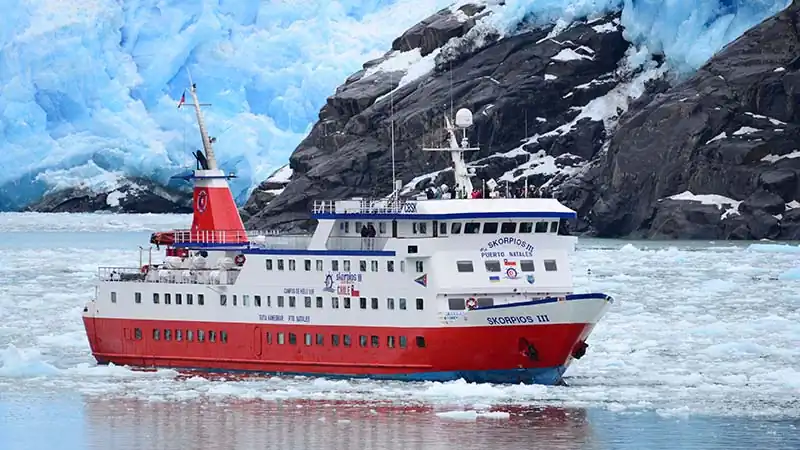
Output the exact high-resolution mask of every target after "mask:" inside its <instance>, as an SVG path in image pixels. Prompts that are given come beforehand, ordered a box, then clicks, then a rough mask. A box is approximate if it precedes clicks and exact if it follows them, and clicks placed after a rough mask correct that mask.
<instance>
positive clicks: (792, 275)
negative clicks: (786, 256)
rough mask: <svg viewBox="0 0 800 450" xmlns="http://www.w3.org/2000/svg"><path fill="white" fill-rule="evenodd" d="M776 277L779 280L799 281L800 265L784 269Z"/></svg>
mask: <svg viewBox="0 0 800 450" xmlns="http://www.w3.org/2000/svg"><path fill="white" fill-rule="evenodd" d="M778 279H779V280H781V281H800V267H795V268H792V269H788V270H785V271H784V272H783V273H781V274H780V275H778Z"/></svg>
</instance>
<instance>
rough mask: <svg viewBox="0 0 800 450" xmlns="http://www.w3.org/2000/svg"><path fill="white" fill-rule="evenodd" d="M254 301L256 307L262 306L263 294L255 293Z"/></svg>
mask: <svg viewBox="0 0 800 450" xmlns="http://www.w3.org/2000/svg"><path fill="white" fill-rule="evenodd" d="M253 301H254V302H255V307H256V308H261V296H260V295H254V296H253Z"/></svg>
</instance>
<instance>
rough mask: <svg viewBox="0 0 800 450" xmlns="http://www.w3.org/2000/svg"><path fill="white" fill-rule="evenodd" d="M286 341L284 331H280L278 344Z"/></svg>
mask: <svg viewBox="0 0 800 450" xmlns="http://www.w3.org/2000/svg"><path fill="white" fill-rule="evenodd" d="M284 343H286V337H285V336H284V335H283V332H280V333H278V345H283V344H284Z"/></svg>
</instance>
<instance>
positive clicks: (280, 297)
mask: <svg viewBox="0 0 800 450" xmlns="http://www.w3.org/2000/svg"><path fill="white" fill-rule="evenodd" d="M283 307H284V297H283V296H282V295H279V296H278V308H283Z"/></svg>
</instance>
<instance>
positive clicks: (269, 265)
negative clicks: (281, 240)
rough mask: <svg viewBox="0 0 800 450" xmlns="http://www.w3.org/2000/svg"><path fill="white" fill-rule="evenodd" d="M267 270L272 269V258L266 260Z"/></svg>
mask: <svg viewBox="0 0 800 450" xmlns="http://www.w3.org/2000/svg"><path fill="white" fill-rule="evenodd" d="M267 270H272V260H271V259H268V260H267Z"/></svg>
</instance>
